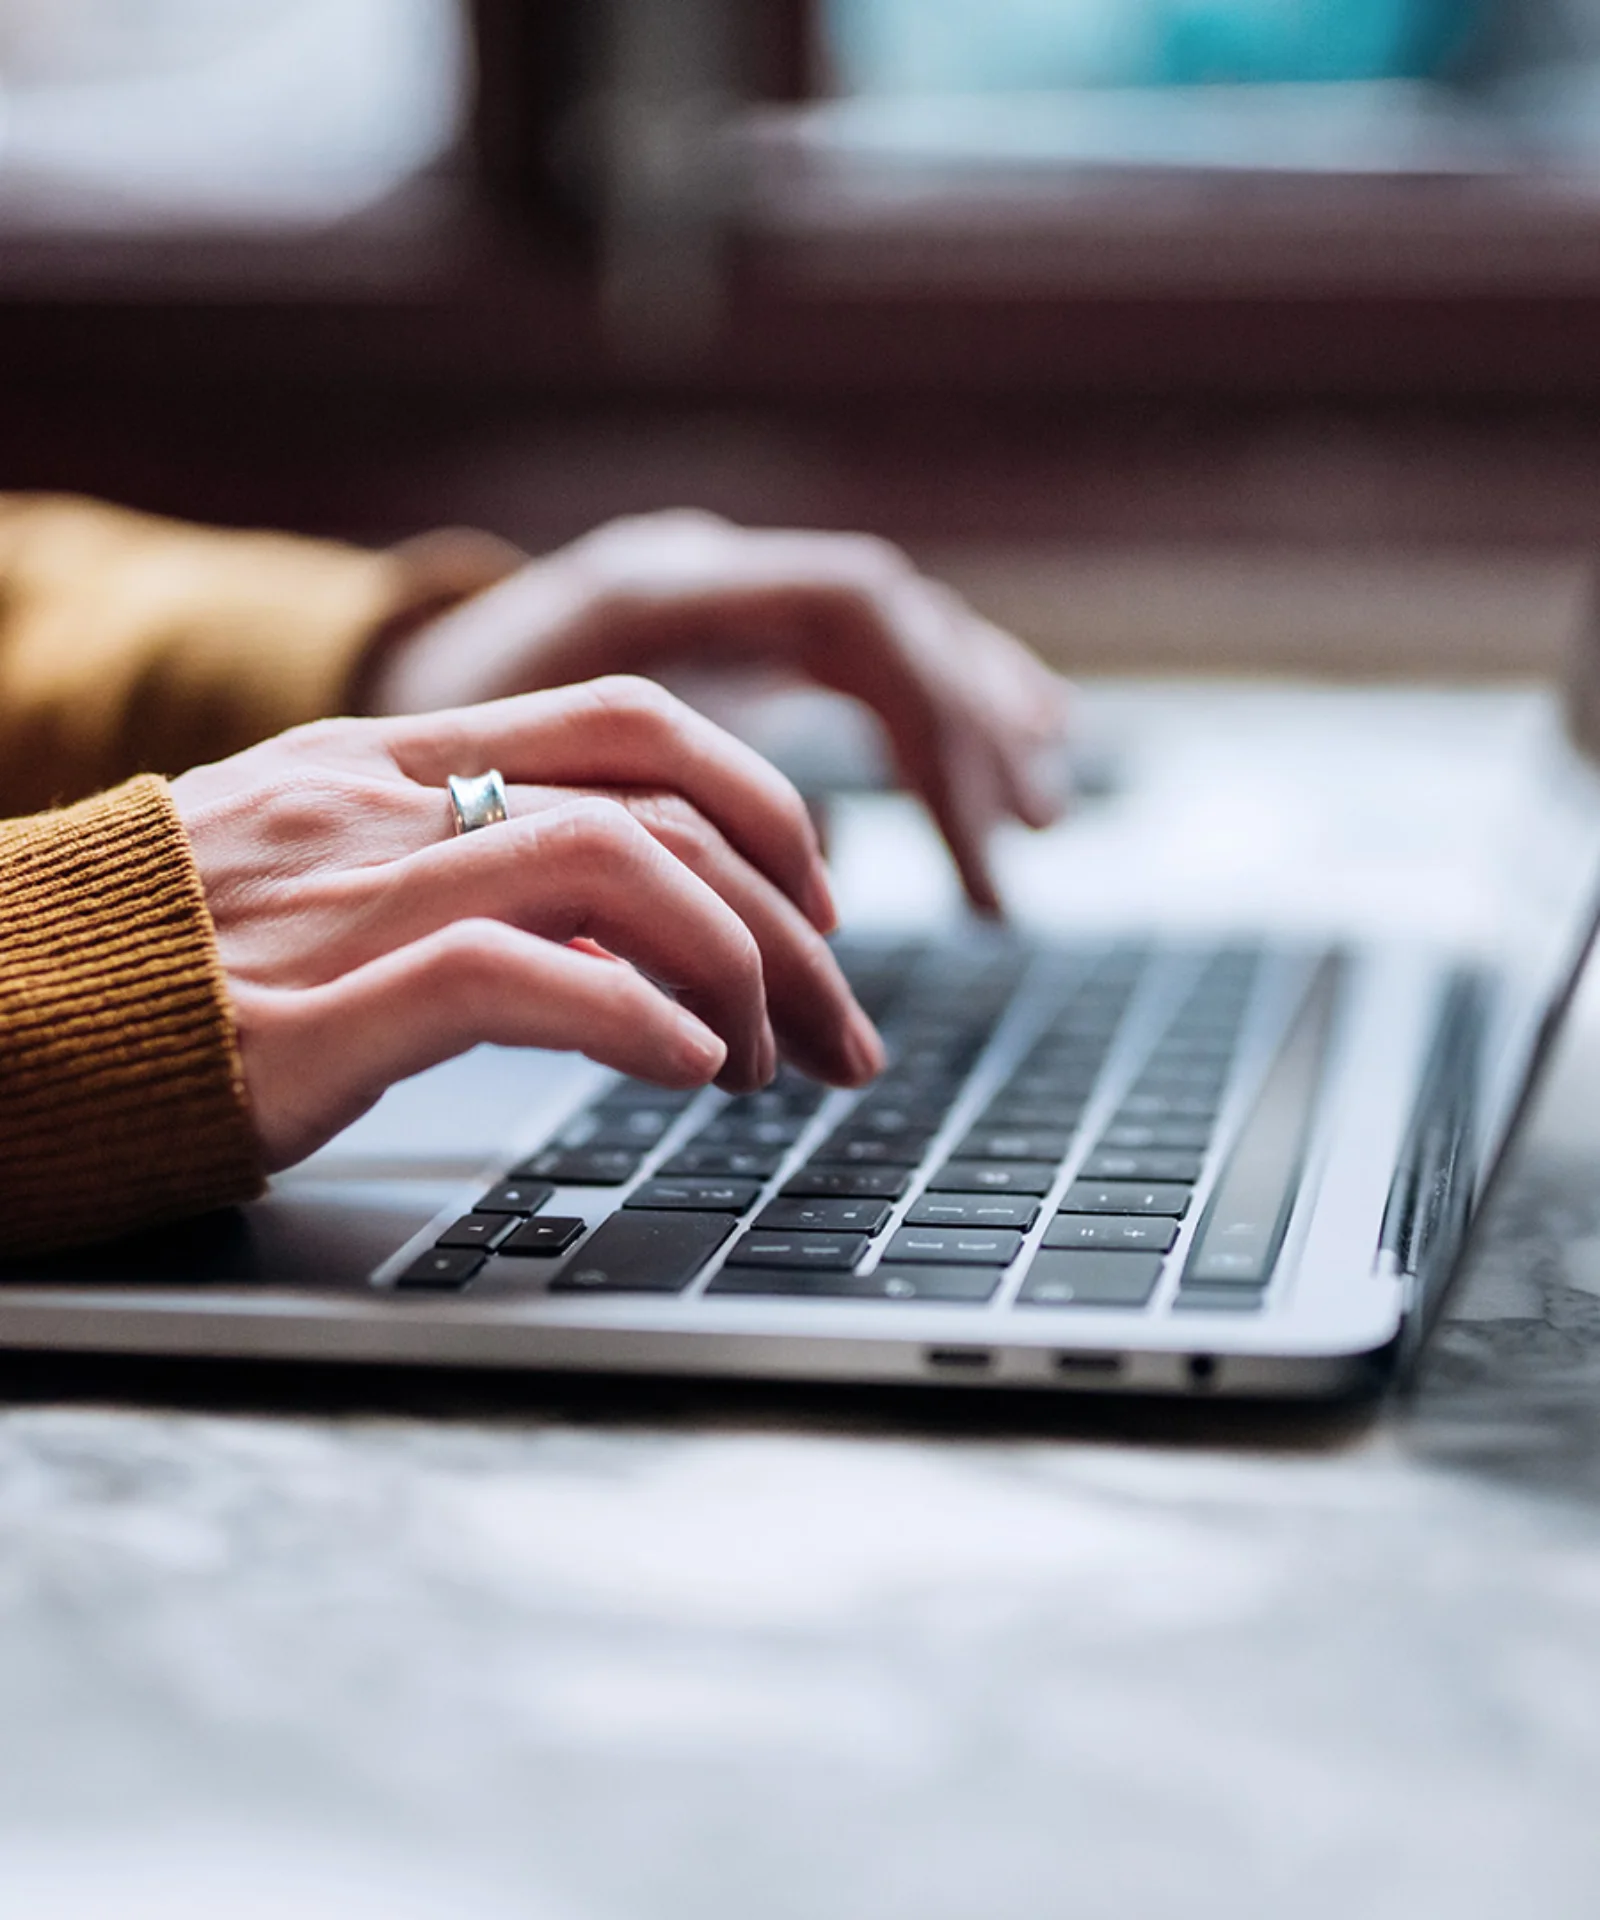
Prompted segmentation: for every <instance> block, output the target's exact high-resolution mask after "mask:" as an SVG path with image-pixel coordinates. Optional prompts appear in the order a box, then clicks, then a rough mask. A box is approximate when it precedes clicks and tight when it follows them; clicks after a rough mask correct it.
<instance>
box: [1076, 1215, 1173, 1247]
mask: <svg viewBox="0 0 1600 1920" xmlns="http://www.w3.org/2000/svg"><path fill="white" fill-rule="evenodd" d="M1177 1237H1178V1223H1177V1221H1176V1220H1163V1219H1160V1218H1158V1217H1157V1216H1156V1215H1153V1214H1146V1215H1145V1216H1143V1217H1142V1218H1141V1217H1140V1216H1139V1215H1137V1214H1134V1215H1131V1216H1130V1215H1125V1214H1116V1213H1058V1214H1057V1215H1056V1217H1055V1219H1054V1220H1052V1221H1051V1222H1050V1224H1049V1226H1048V1227H1046V1228H1045V1230H1044V1242H1043V1244H1044V1245H1045V1246H1047V1247H1053V1248H1058V1249H1063V1250H1065V1249H1068V1248H1076V1247H1102V1248H1104V1249H1105V1251H1106V1252H1107V1253H1166V1252H1167V1251H1168V1250H1169V1249H1170V1248H1171V1246H1172V1243H1173V1241H1174V1240H1176V1239H1177Z"/></svg>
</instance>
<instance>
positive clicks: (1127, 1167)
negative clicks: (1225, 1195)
mask: <svg viewBox="0 0 1600 1920" xmlns="http://www.w3.org/2000/svg"><path fill="white" fill-rule="evenodd" d="M1079 1172H1080V1174H1081V1176H1082V1178H1083V1179H1085V1180H1181V1181H1183V1182H1184V1183H1185V1184H1187V1185H1191V1186H1192V1185H1193V1184H1194V1182H1195V1181H1196V1180H1198V1179H1199V1178H1200V1155H1199V1154H1197V1153H1172V1152H1170V1151H1167V1150H1165V1149H1162V1150H1160V1151H1158V1150H1156V1149H1155V1148H1146V1149H1145V1150H1144V1151H1142V1152H1135V1151H1133V1150H1131V1149H1127V1148H1121V1147H1100V1148H1098V1149H1097V1150H1096V1151H1095V1152H1094V1153H1091V1154H1090V1155H1089V1157H1088V1159H1087V1160H1085V1161H1084V1163H1083V1166H1082V1167H1081V1168H1080V1169H1079Z"/></svg>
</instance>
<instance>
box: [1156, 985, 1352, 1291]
mask: <svg viewBox="0 0 1600 1920" xmlns="http://www.w3.org/2000/svg"><path fill="white" fill-rule="evenodd" d="M1337 992H1338V971H1337V967H1336V965H1335V964H1334V963H1333V962H1330V961H1324V962H1323V964H1322V965H1321V966H1320V967H1319V968H1318V970H1317V973H1316V975H1315V978H1314V981H1313V984H1312V986H1311V989H1310V991H1309V992H1308V994H1307V996H1306V999H1305V1001H1304V1004H1303V1005H1302V1006H1301V1009H1300V1011H1299V1013H1298V1014H1297V1015H1296V1016H1295V1022H1294V1025H1293V1026H1292V1027H1291V1028H1290V1030H1289V1034H1288V1037H1287V1038H1286V1039H1285V1040H1284V1042H1283V1044H1282V1046H1281V1047H1280V1048H1279V1050H1278V1054H1277V1058H1276V1059H1275V1060H1274V1061H1273V1063H1272V1065H1271V1067H1270V1068H1269V1069H1268V1072H1267V1077H1266V1080H1265V1081H1264V1082H1263V1084H1262V1087H1261V1091H1260V1092H1259V1093H1258V1094H1257V1096H1256V1103H1255V1106H1254V1108H1253V1109H1252V1111H1251V1113H1250V1117H1249V1119H1248V1120H1246V1122H1245V1124H1244V1126H1243V1127H1242V1128H1241V1129H1240V1132H1239V1137H1238V1139H1237V1140H1235V1141H1234V1143H1233V1147H1232V1150H1231V1151H1230V1153H1229V1155H1228V1159H1227V1163H1226V1165H1225V1166H1224V1167H1223V1169H1222V1174H1221V1177H1220V1178H1219V1179H1218V1181H1217V1184H1216V1186H1215V1188H1214V1189H1213V1191H1212V1195H1211V1199H1210V1201H1209V1202H1208V1204H1207V1206H1206V1210H1205V1213H1204V1214H1203V1215H1202V1217H1201V1220H1200V1228H1199V1231H1198V1232H1197V1233H1196V1234H1195V1237H1194V1244H1193V1246H1192V1247H1191V1248H1190V1249H1189V1260H1188V1265H1187V1266H1186V1267H1185V1269H1184V1275H1183V1284H1184V1287H1185V1289H1187V1288H1189V1287H1190V1286H1200V1287H1206V1288H1213V1287H1221V1286H1230V1285H1232V1286H1240V1287H1255V1286H1264V1285H1265V1284H1266V1283H1267V1281H1268V1280H1270V1279H1271V1277H1272V1270H1273V1267H1274V1265H1275V1264H1276V1261H1277V1257H1278V1249H1279V1248H1280V1246H1281V1245H1282V1243H1283V1236H1284V1233H1285V1231H1286V1229H1287V1227H1288V1224H1289V1215H1290V1212H1291V1210H1292V1209H1293V1206H1294V1201H1295V1194H1296V1192H1297V1191H1298V1189H1299V1186H1300V1172H1301V1161H1302V1157H1303V1154H1304V1151H1305V1142H1306V1136H1307V1134H1308V1132H1309V1130H1310V1127H1311V1119H1312V1114H1313V1112H1314V1110H1315V1105H1316V1098H1317V1092H1318V1088H1319V1086H1320V1084H1321V1078H1322V1062H1323V1054H1324V1051H1325V1049H1326V1046H1327V1037H1328V1031H1329V1027H1330V1023H1331V1021H1332V1018H1333V1007H1334V1003H1335V1000H1336V996H1337Z"/></svg>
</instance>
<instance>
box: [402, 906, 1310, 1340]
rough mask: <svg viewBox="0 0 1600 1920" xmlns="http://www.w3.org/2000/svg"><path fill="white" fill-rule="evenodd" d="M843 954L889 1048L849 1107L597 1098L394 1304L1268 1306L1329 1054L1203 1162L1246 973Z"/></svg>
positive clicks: (860, 950) (1244, 1002)
mask: <svg viewBox="0 0 1600 1920" xmlns="http://www.w3.org/2000/svg"><path fill="white" fill-rule="evenodd" d="M840 959H841V961H842V963H843V964H844V967H845V970H846V972H847V974H848V975H849V976H850V979H851V982H852V985H853V986H854V988H855V990H856V992H857V994H858V996H859V998H860V999H861V1001H862V1003H863V1005H864V1006H865V1007H866V1008H867V1010H868V1012H869V1013H871V1014H872V1015H873V1017H874V1018H875V1019H876V1020H877V1021H878V1023H879V1025H880V1027H881V1029H882V1030H883V1033H884V1036H885V1039H886V1042H887V1043H888V1048H889V1054H890V1062H889V1066H888V1068H887V1070H886V1071H885V1072H884V1074H883V1075H882V1076H881V1078H880V1079H878V1080H877V1081H876V1082H874V1083H873V1085H871V1086H870V1087H868V1088H867V1089H865V1090H864V1092H862V1093H861V1094H860V1095H854V1094H845V1093H839V1092H836V1091H834V1090H832V1089H829V1088H825V1087H821V1086H818V1085H817V1084H816V1083H814V1082H812V1081H809V1080H807V1079H805V1078H803V1077H802V1076H801V1075H799V1074H797V1073H795V1072H793V1071H792V1070H790V1069H784V1070H782V1071H781V1072H780V1073H779V1075H778V1078H777V1079H776V1081H775V1082H774V1083H773V1084H772V1085H771V1086H770V1087H767V1088H765V1089H763V1090H762V1091H761V1092H758V1093H753V1094H747V1095H743V1096H738V1097H734V1098H729V1097H726V1096H724V1095H722V1094H719V1093H715V1092H705V1091H703V1090H702V1091H696V1092H689V1093H675V1092H665V1091H663V1090H662V1089H660V1088H658V1087H652V1086H649V1085H647V1084H645V1083H643V1082H639V1081H632V1080H626V1079H617V1080H614V1081H613V1082H611V1084H610V1085H609V1086H608V1087H607V1088H605V1089H604V1090H603V1091H602V1092H601V1093H600V1094H599V1095H598V1096H597V1097H595V1098H594V1099H593V1100H592V1101H590V1103H589V1104H588V1105H587V1106H586V1107H584V1108H583V1109H582V1110H581V1111H580V1112H579V1113H578V1114H576V1115H575V1116H574V1117H573V1118H571V1119H570V1120H568V1121H567V1122H566V1123H565V1124H564V1125H563V1126H562V1127H561V1128H560V1129H559V1130H558V1131H557V1133H556V1134H555V1136H554V1138H553V1139H551V1140H550V1142H549V1143H548V1144H547V1145H545V1146H544V1147H542V1148H541V1149H540V1150H538V1151H537V1152H535V1153H533V1154H531V1155H529V1156H528V1157H527V1158H525V1159H524V1160H522V1161H520V1162H519V1163H518V1164H517V1165H515V1166H513V1167H511V1168H509V1169H508V1170H507V1172H506V1174H505V1176H504V1177H503V1178H502V1179H501V1180H499V1181H498V1182H497V1183H496V1184H495V1185H494V1186H493V1187H491V1188H490V1189H489V1190H488V1191H487V1192H486V1193H484V1194H483V1195H482V1197H481V1198H480V1199H479V1200H478V1201H477V1203H476V1205H475V1206H474V1208H473V1210H472V1211H471V1212H470V1213H468V1214H466V1215H465V1216H463V1217H462V1218H461V1219H458V1220H456V1221H455V1222H453V1223H452V1224H450V1225H448V1226H447V1227H446V1228H445V1229H444V1230H443V1231H442V1232H439V1233H437V1234H436V1236H435V1244H434V1245H433V1246H431V1247H430V1248H428V1250H427V1251H425V1252H423V1253H421V1254H420V1255H417V1256H416V1257H415V1258H413V1259H412V1260H411V1262H410V1264H409V1265H408V1266H406V1267H405V1269H404V1270H403V1271H402V1272H401V1273H399V1274H398V1276H396V1277H395V1279H394V1282H393V1284H394V1285H395V1286H397V1287H398V1288H400V1289H402V1290H413V1289H421V1290H427V1291H446V1292H459V1291H462V1290H468V1289H478V1290H487V1289H490V1288H492V1289H493V1290H494V1291H495V1292H497V1293H501V1294H503V1293H504V1290H505V1288H506V1287H507V1286H512V1287H515V1288H516V1289H517V1290H519V1291H526V1290H527V1289H528V1288H529V1287H530V1286H531V1287H533V1288H535V1289H536V1290H539V1291H544V1292H548V1293H550V1294H552V1295H584V1294H587V1295H596V1296H599V1295H618V1294H633V1295H639V1294H652V1295H678V1296H683V1297H684V1298H686V1299H699V1298H713V1299H718V1300H722V1299H728V1298H737V1297H744V1298H766V1299H791V1300H792V1299H813V1300H819V1299H820V1300H828V1301H834V1302H838V1301H849V1300H867V1301H878V1302H886V1301H888V1302H892V1301H922V1302H938V1303H943V1304H951V1305H964V1306H970V1307H980V1306H987V1305H989V1304H991V1303H994V1304H1000V1305H1005V1306H1008V1307H1014V1308H1016V1309H1017V1310H1019V1311H1030V1312H1057V1313H1069V1312H1072V1311H1081V1310H1083V1309H1086V1308H1110V1309H1115V1310H1117V1311H1120V1312H1128V1311H1130V1310H1134V1311H1137V1310H1182V1309H1184V1308H1185V1307H1189V1306H1200V1307H1206V1308H1210V1309H1215V1308H1218V1307H1226V1308H1228V1309H1229V1310H1232V1311H1245V1312H1248V1311H1252V1310H1258V1309H1259V1308H1260V1307H1261V1306H1262V1305H1263V1303H1264V1301H1265V1298H1266V1293H1267V1289H1268V1283H1269V1281H1270V1278H1271V1269H1272V1264H1273V1261H1274V1259H1275V1257H1276V1253H1277V1249H1278V1244H1279V1242H1280V1241H1281V1237H1282V1232H1283V1227H1284V1222H1285V1221H1286V1219H1287V1216H1288V1212H1289V1208H1290V1205H1291V1203H1292V1199H1293V1194H1294V1190H1295V1186H1296V1184H1297V1181H1298V1176H1299V1162H1300V1149H1299V1142H1300V1141H1301V1140H1302V1139H1303V1136H1304V1134H1305V1131H1306V1127H1307V1125H1308V1122H1309V1115H1310V1111H1311V1106H1312V1102H1313V1099H1314V1095H1315V1091H1316V1082H1317V1068H1318V1065H1319V1061H1320V1043H1319V1044H1318V1045H1317V1046H1316V1047H1312V1046H1311V1044H1310V1042H1306V1043H1305V1044H1303V1045H1302V1046H1301V1047H1300V1051H1299V1054H1298V1055H1294V1057H1293V1058H1291V1057H1290V1056H1291V1053H1292V1045H1291V1042H1289V1041H1286V1042H1284V1043H1283V1045H1282V1047H1281V1048H1280V1049H1279V1053H1278V1055H1276V1056H1275V1057H1274V1061H1273V1063H1272V1064H1271V1065H1270V1066H1269V1068H1268V1070H1267V1071H1266V1073H1265V1075H1264V1077H1263V1084H1262V1087H1261V1089H1260V1090H1259V1091H1258V1092H1257V1093H1256V1094H1254V1095H1253V1096H1252V1097H1253V1098H1254V1101H1255V1104H1254V1106H1253V1107H1252V1108H1251V1110H1250V1111H1249V1112H1247V1113H1246V1114H1245V1115H1244V1116H1243V1118H1242V1119H1240V1118H1239V1116H1237V1115H1235V1116H1234V1118H1235V1124H1234V1125H1233V1126H1232V1129H1231V1131H1232V1138H1231V1140H1229V1141H1227V1142H1222V1141H1221V1140H1220V1138H1219V1133H1218V1127H1219V1118H1220V1117H1222V1116H1224V1115H1225V1113H1227V1112H1228V1111H1229V1107H1228V1102H1229V1098H1230V1090H1231V1089H1232V1088H1233V1087H1234V1084H1235V1081H1236V1077H1237V1068H1238V1063H1239V1059H1240V1055H1241V1047H1242V1044H1243V1042H1244V1041H1245V1040H1246V1039H1247V1038H1248V1036H1249V1033H1250V1030H1251V1019H1252V1012H1253V1010H1254V1009H1255V1008H1256V1007H1257V1002H1258V999H1259V991H1258V990H1259V986H1260V981H1261V976H1262V972H1263V956H1262V955H1261V954H1260V952H1259V951H1257V950H1256V949H1254V948H1250V947H1241V946H1229V947H1226V948H1219V949H1216V950H1213V951H1210V952H1205V953H1199V952H1196V953H1191V954H1188V955H1185V956H1174V955H1173V954H1171V953H1163V952H1161V951H1159V950H1151V949H1148V948H1143V947H1131V946H1124V947H1111V948H1105V949H1101V950H1099V951H1097V952H1096V951H1092V950H1084V951H1078V952H1074V951H1072V950H1068V949H1064V948H1060V947H1055V948H1048V949H1038V948H1032V949H1030V948H1026V947H1023V946H1020V945H1016V944H1010V943H1001V942H996V943H993V944H991V943H987V942H976V943H971V944H951V945H947V946H939V945H921V946H912V945H896V946H892V947H890V946H884V947H877V948H873V947H865V946H863V947H846V948H841V950H840ZM1279 985H1280V987H1281V980H1280V982H1279ZM1303 990H1304V983H1303V981H1302V991H1303ZM1303 1023H1304V1016H1303V1015H1302V1016H1301V1020H1300V1024H1302V1025H1303ZM1221 1145H1226V1147H1227V1152H1226V1153H1225V1154H1222V1155H1219V1152H1218V1149H1219V1146H1221ZM563 1197H565V1199H566V1202H567V1210H565V1211H564V1210H563V1208H562V1205H561V1201H562V1199H563ZM580 1205H581V1207H582V1211H581V1212H579V1211H577V1210H576V1209H577V1207H578V1206H580Z"/></svg>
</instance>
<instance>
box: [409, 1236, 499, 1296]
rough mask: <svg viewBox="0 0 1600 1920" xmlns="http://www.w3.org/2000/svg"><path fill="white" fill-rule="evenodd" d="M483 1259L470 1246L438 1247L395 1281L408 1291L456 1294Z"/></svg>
mask: <svg viewBox="0 0 1600 1920" xmlns="http://www.w3.org/2000/svg"><path fill="white" fill-rule="evenodd" d="M483 1259H484V1256H483V1255H482V1254H481V1253H474V1252H473V1251H472V1250H471V1249H470V1248H469V1247H436V1248H435V1249H434V1250H433V1252H432V1253H425V1254H423V1255H422V1256H421V1257H420V1259H416V1260H413V1261H412V1263H411V1265H410V1266H409V1267H407V1268H406V1270H405V1272H404V1273H402V1274H400V1275H399V1276H398V1277H397V1278H396V1280H395V1285H396V1286H397V1287H404V1288H405V1289H406V1291H407V1292H411V1291H418V1292H422V1291H426V1292H429V1293H454V1292H455V1291H456V1290H457V1289H458V1288H460V1287H464V1286H465V1285H466V1284H467V1282H468V1281H469V1280H470V1279H471V1278H472V1276H473V1275H474V1274H475V1273H476V1272H477V1271H478V1269H479V1268H480V1267H481V1266H482V1265H483Z"/></svg>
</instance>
